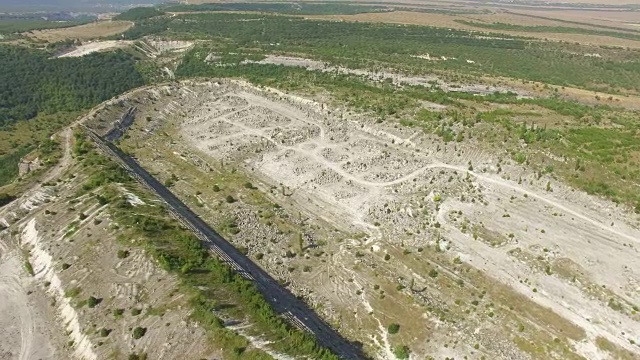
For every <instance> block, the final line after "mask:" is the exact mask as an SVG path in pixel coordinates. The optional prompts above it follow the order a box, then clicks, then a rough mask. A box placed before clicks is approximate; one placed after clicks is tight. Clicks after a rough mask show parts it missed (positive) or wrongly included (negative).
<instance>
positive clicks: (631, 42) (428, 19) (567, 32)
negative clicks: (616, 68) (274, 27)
mask: <svg viewBox="0 0 640 360" xmlns="http://www.w3.org/2000/svg"><path fill="white" fill-rule="evenodd" d="M307 17H312V18H315V19H325V20H341V21H358V22H373V23H393V24H412V25H426V26H438V27H446V28H451V29H463V30H485V31H486V30H489V31H492V32H500V33H503V34H508V35H515V36H527V37H532V38H536V39H540V40H554V41H569V42H577V43H581V44H594V45H605V46H622V47H633V48H640V41H638V40H637V39H636V38H635V36H636V35H630V34H626V33H624V32H613V31H611V30H609V31H605V30H598V29H597V28H594V27H590V26H584V25H582V26H581V25H573V27H569V26H568V25H567V24H562V23H558V22H555V21H553V20H547V21H539V19H534V18H529V20H527V21H524V24H527V25H519V26H515V25H514V26H512V27H509V26H499V25H494V26H492V25H493V23H494V22H504V23H511V22H513V24H523V20H522V18H526V17H524V16H518V15H514V16H508V15H500V16H493V15H486V16H480V15H470V16H469V15H450V14H434V13H421V12H412V11H394V12H389V13H369V14H355V15H313V16H307ZM479 21H485V22H487V23H481V22H479ZM540 23H543V24H544V25H543V24H540ZM552 24H553V25H552ZM543 26H544V27H543ZM577 29H580V30H577ZM545 30H546V31H545Z"/></svg>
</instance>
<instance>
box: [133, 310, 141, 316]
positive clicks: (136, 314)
mask: <svg viewBox="0 0 640 360" xmlns="http://www.w3.org/2000/svg"><path fill="white" fill-rule="evenodd" d="M141 312H142V310H140V309H138V308H133V309H131V315H132V316H138V315H140V313H141Z"/></svg>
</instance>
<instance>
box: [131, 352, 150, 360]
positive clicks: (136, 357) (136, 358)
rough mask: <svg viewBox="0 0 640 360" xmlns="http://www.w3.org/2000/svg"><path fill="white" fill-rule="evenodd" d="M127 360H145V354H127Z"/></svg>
mask: <svg viewBox="0 0 640 360" xmlns="http://www.w3.org/2000/svg"><path fill="white" fill-rule="evenodd" d="M127 359H128V360H147V354H146V353H140V354H136V353H133V354H129V357H128V358H127Z"/></svg>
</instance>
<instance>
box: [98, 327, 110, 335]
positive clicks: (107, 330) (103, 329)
mask: <svg viewBox="0 0 640 360" xmlns="http://www.w3.org/2000/svg"><path fill="white" fill-rule="evenodd" d="M110 333H111V330H109V329H105V328H102V329H100V331H99V334H100V337H107V336H109V334H110Z"/></svg>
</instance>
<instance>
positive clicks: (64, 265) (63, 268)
mask: <svg viewBox="0 0 640 360" xmlns="http://www.w3.org/2000/svg"><path fill="white" fill-rule="evenodd" d="M70 267H71V264H67V263H64V264H62V270H67V269H68V268H70Z"/></svg>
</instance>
